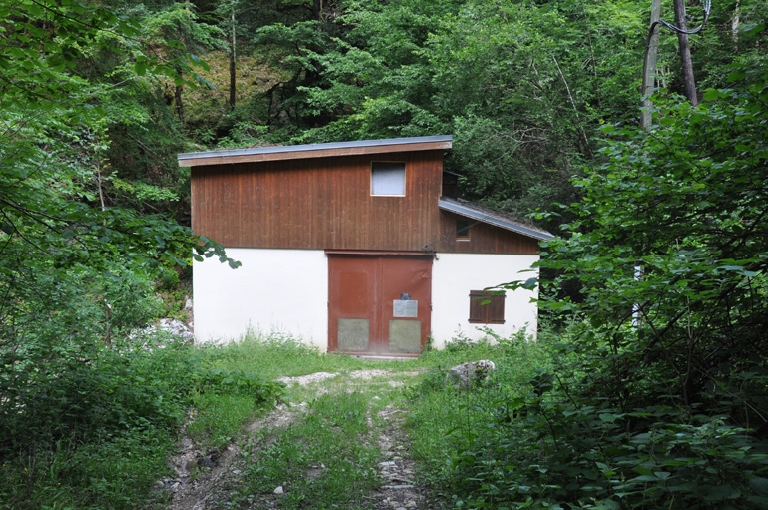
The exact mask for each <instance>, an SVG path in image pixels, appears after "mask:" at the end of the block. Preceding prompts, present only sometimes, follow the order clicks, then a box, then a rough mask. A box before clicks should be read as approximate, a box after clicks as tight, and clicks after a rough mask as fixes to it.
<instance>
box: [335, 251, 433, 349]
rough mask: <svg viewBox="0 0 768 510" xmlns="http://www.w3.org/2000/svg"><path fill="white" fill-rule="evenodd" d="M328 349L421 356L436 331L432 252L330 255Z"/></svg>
mask: <svg viewBox="0 0 768 510" xmlns="http://www.w3.org/2000/svg"><path fill="white" fill-rule="evenodd" d="M328 284H329V285H328V350H329V351H342V352H350V353H368V354H406V355H407V354H418V353H419V352H421V351H422V349H423V347H424V344H425V343H426V341H427V338H428V336H429V334H430V328H431V322H430V318H431V315H432V256H426V255H360V254H329V255H328Z"/></svg>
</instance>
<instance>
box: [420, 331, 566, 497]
mask: <svg viewBox="0 0 768 510" xmlns="http://www.w3.org/2000/svg"><path fill="white" fill-rule="evenodd" d="M496 340H497V341H496V342H493V343H489V342H467V341H465V340H462V339H457V340H455V341H454V342H452V343H449V344H448V345H447V346H446V348H445V349H443V350H441V351H433V352H429V353H426V354H425V355H423V356H422V358H421V360H420V362H421V363H422V364H423V365H424V366H425V367H426V368H427V372H426V373H425V375H424V377H423V378H422V379H421V381H420V383H419V384H418V385H417V386H416V387H415V388H414V389H413V390H412V391H410V392H409V395H408V406H409V408H410V413H409V417H408V420H407V422H406V425H407V430H408V433H409V435H410V436H411V439H412V455H413V456H414V457H415V458H416V459H417V460H418V461H419V467H420V471H419V474H420V479H421V481H422V483H424V484H425V485H427V486H429V487H431V488H432V489H433V490H434V491H436V492H437V493H440V494H442V495H443V496H444V498H446V499H449V500H455V501H456V504H459V505H461V503H460V502H461V498H462V492H463V490H464V489H463V486H464V482H465V479H466V478H467V477H470V478H476V479H477V480H479V482H478V483H482V480H480V478H482V476H483V470H482V469H478V470H465V469H464V467H465V464H466V463H468V462H469V463H471V464H472V466H473V467H475V466H478V465H482V464H483V462H486V468H487V470H493V469H495V467H494V465H493V458H492V457H493V453H495V452H491V450H492V448H491V445H494V444H496V443H498V442H499V441H503V440H504V439H503V438H502V437H501V436H502V435H503V434H504V433H505V431H504V430H502V429H503V427H500V426H499V424H504V423H508V422H509V421H510V420H511V416H510V413H511V412H512V409H513V408H514V406H515V402H516V401H517V400H518V399H520V398H522V397H523V396H525V395H526V394H527V393H529V392H530V384H529V381H530V380H531V379H532V378H533V377H535V375H536V373H537V368H541V367H547V366H548V365H550V364H551V360H550V355H549V351H548V344H549V341H550V340H549V339H548V338H546V337H542V336H540V338H539V340H538V341H537V342H532V341H528V340H526V339H525V338H524V337H523V336H522V335H517V336H514V337H512V338H508V339H503V338H498V339H496ZM480 359H490V360H492V361H494V363H495V364H496V367H497V370H496V371H495V372H494V373H493V374H492V376H491V377H490V378H489V379H488V380H486V381H484V382H483V384H482V385H479V386H477V387H474V388H472V390H471V391H470V390H466V389H456V388H454V387H453V386H451V385H447V384H446V382H445V377H446V373H447V370H448V369H449V368H450V367H452V366H454V365H456V364H459V363H462V362H465V361H476V360H480Z"/></svg>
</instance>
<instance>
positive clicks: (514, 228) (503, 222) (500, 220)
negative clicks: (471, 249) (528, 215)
mask: <svg viewBox="0 0 768 510" xmlns="http://www.w3.org/2000/svg"><path fill="white" fill-rule="evenodd" d="M439 205H440V209H442V210H443V211H448V212H451V213H454V214H458V215H459V216H464V217H465V218H469V219H471V220H476V221H480V222H482V223H487V224H489V225H493V226H495V227H499V228H503V229H505V230H509V231H510V232H515V233H516V234H520V235H524V236H526V237H530V238H533V239H536V240H538V241H547V240H549V239H554V237H555V236H553V235H552V234H550V233H549V232H546V231H544V230H539V229H537V228H535V227H530V226H527V225H523V224H521V223H519V222H517V221H515V220H513V219H512V218H510V217H508V216H506V215H504V214H503V213H500V212H498V211H494V210H492V209H488V208H487V207H482V206H480V205H477V204H473V203H471V202H467V201H466V200H456V199H452V198H441V199H440V202H439Z"/></svg>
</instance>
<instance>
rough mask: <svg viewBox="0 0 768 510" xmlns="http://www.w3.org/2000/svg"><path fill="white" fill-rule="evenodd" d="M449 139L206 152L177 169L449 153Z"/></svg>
mask: <svg viewBox="0 0 768 510" xmlns="http://www.w3.org/2000/svg"><path fill="white" fill-rule="evenodd" d="M452 143H453V136H450V135H444V136H418V137H409V138H388V139H383V140H358V141H354V142H334V143H314V144H306V145H281V146H276V147H254V148H250V149H234V150H223V151H208V152H188V153H184V154H179V155H178V159H179V166H199V165H217V164H234V163H249V162H254V161H272V160H284V159H300V158H310V157H326V156H352V155H358V154H378V153H387V152H408V151H419V150H437V149H450V148H451V146H452Z"/></svg>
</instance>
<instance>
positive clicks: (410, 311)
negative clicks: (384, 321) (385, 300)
mask: <svg viewBox="0 0 768 510" xmlns="http://www.w3.org/2000/svg"><path fill="white" fill-rule="evenodd" d="M392 303H393V307H392V308H393V311H392V315H393V316H394V317H418V316H419V300H418V299H395V300H393V301H392Z"/></svg>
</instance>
